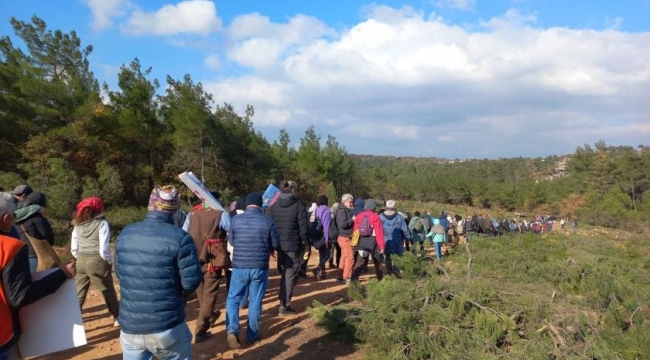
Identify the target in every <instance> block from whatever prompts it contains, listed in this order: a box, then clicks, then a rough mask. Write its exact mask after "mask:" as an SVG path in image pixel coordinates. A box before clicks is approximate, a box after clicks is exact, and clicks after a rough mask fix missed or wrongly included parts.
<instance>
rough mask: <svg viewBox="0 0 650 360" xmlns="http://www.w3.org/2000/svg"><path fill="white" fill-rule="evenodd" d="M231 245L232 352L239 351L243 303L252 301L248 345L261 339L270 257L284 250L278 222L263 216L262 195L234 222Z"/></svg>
mask: <svg viewBox="0 0 650 360" xmlns="http://www.w3.org/2000/svg"><path fill="white" fill-rule="evenodd" d="M228 242H229V243H230V244H231V245H232V247H233V265H232V267H233V269H232V277H231V279H230V288H229V290H228V299H227V300H226V332H227V337H226V340H227V341H228V345H229V346H230V348H231V349H238V348H240V347H241V343H240V341H239V308H240V304H241V303H242V302H243V301H248V317H247V327H246V342H247V343H248V344H253V343H255V342H257V341H260V340H261V338H260V335H259V324H260V319H261V318H262V300H263V298H264V293H265V292H266V287H267V286H268V275H269V258H270V256H271V254H272V253H273V252H274V251H275V249H278V248H279V247H280V235H279V234H278V230H277V227H276V226H275V223H274V222H273V220H272V219H271V218H269V217H268V216H265V215H264V214H263V213H262V194H260V193H251V194H249V195H248V196H247V197H246V210H245V211H244V213H243V214H240V215H237V216H236V217H234V218H233V219H232V222H231V227H230V233H229V234H228Z"/></svg>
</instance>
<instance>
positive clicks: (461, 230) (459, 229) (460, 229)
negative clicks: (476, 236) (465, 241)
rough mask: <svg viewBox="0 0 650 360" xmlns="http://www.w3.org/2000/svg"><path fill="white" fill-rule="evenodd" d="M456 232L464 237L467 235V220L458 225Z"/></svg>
mask: <svg viewBox="0 0 650 360" xmlns="http://www.w3.org/2000/svg"><path fill="white" fill-rule="evenodd" d="M456 232H457V233H458V235H463V234H464V233H465V219H463V220H461V221H459V222H458V224H456Z"/></svg>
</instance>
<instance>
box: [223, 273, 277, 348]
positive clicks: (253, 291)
mask: <svg viewBox="0 0 650 360" xmlns="http://www.w3.org/2000/svg"><path fill="white" fill-rule="evenodd" d="M268 282H269V270H268V269H238V268H234V269H232V277H231V279H230V289H229V290H228V300H226V332H227V333H228V334H230V333H233V334H235V335H237V336H239V306H240V303H241V302H242V301H245V300H246V298H245V295H246V293H247V292H248V300H249V301H248V319H247V324H246V342H247V343H249V344H250V343H252V342H254V341H255V340H257V339H258V338H259V329H260V319H261V318H262V300H263V299H264V293H265V292H266V286H267V285H268Z"/></svg>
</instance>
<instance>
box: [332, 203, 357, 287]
mask: <svg viewBox="0 0 650 360" xmlns="http://www.w3.org/2000/svg"><path fill="white" fill-rule="evenodd" d="M353 206H354V197H353V196H352V195H350V194H345V195H343V196H342V197H341V205H340V206H339V209H338V210H337V211H336V215H335V216H334V221H336V227H337V228H338V230H339V237H338V239H337V242H338V244H339V247H340V248H341V259H340V260H339V274H338V278H337V281H338V282H341V283H344V284H349V283H350V280H351V279H352V268H353V267H354V254H353V253H352V243H351V242H350V238H351V237H352V229H353V228H354V218H353V217H352V214H350V210H351V209H352V207H353Z"/></svg>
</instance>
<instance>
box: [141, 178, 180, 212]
mask: <svg viewBox="0 0 650 360" xmlns="http://www.w3.org/2000/svg"><path fill="white" fill-rule="evenodd" d="M180 205H181V202H180V198H179V197H178V189H176V188H175V187H174V186H172V185H165V186H163V187H160V186H158V185H156V187H155V188H154V189H153V190H151V195H150V196H149V206H148V207H147V208H148V209H149V211H162V212H164V213H167V214H173V213H175V212H176V210H178V208H179V207H180Z"/></svg>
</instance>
